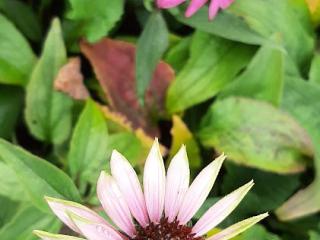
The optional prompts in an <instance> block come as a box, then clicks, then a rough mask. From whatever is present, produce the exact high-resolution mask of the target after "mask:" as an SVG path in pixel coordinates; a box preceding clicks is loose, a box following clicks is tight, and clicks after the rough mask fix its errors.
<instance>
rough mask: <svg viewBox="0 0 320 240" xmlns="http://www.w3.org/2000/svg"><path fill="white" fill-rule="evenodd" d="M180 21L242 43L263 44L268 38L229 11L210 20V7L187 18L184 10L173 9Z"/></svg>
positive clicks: (203, 8)
mask: <svg viewBox="0 0 320 240" xmlns="http://www.w3.org/2000/svg"><path fill="white" fill-rule="evenodd" d="M171 13H172V14H173V15H174V16H175V17H176V18H177V19H178V21H180V22H182V23H184V24H186V25H188V26H190V27H193V28H196V29H198V30H201V31H203V32H207V33H210V34H213V35H217V36H220V37H223V38H226V39H230V40H234V41H239V42H242V43H249V44H256V45H260V44H263V43H264V42H265V41H266V40H265V39H264V38H263V36H261V35H260V34H259V33H257V32H255V31H254V30H252V29H251V28H250V27H249V26H248V24H247V23H246V22H244V21H243V20H241V18H240V17H238V16H236V15H233V14H231V13H229V12H226V11H223V12H221V13H219V14H218V15H217V16H216V17H215V19H214V21H208V8H207V7H206V6H204V7H202V8H201V9H200V10H199V11H198V12H197V13H196V14H195V15H194V16H192V17H191V18H186V17H185V16H184V12H182V11H178V12H175V11H171Z"/></svg>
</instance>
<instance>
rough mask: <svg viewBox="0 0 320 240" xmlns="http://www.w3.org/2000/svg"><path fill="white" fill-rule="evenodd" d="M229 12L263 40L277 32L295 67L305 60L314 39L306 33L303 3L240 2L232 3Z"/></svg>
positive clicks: (289, 0) (307, 25) (308, 25)
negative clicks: (240, 19)
mask: <svg viewBox="0 0 320 240" xmlns="http://www.w3.org/2000/svg"><path fill="white" fill-rule="evenodd" d="M275 9H277V10H276V11H275ZM229 11H230V12H231V13H233V14H235V15H236V16H239V17H241V18H242V19H243V20H244V21H245V22H246V23H247V24H248V25H249V26H250V28H251V29H253V30H254V31H256V32H257V33H259V34H261V35H263V36H264V37H266V38H269V37H270V36H272V35H273V34H274V33H280V34H281V37H282V38H283V43H284V46H285V48H286V49H287V50H288V53H289V55H290V56H291V57H292V58H293V59H294V60H295V62H296V63H297V64H298V65H300V66H301V65H302V64H304V63H306V62H307V61H308V60H309V58H310V56H311V54H312V51H313V48H314V36H313V33H312V32H311V31H310V29H312V27H311V22H310V19H309V17H308V15H307V14H305V12H306V11H307V5H306V2H305V0H282V1H278V0H255V1H251V0H241V1H235V2H234V4H232V5H231V7H230V8H229ZM293 26H294V27H293Z"/></svg>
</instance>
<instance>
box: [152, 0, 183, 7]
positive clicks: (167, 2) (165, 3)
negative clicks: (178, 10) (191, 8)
mask: <svg viewBox="0 0 320 240" xmlns="http://www.w3.org/2000/svg"><path fill="white" fill-rule="evenodd" d="M184 1H185V0H157V6H158V8H173V7H176V6H178V5H180V4H181V3H183V2H184Z"/></svg>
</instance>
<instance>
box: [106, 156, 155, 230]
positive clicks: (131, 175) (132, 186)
mask: <svg viewBox="0 0 320 240" xmlns="http://www.w3.org/2000/svg"><path fill="white" fill-rule="evenodd" d="M111 173H112V176H113V177H114V179H115V180H116V182H117V184H118V186H119V189H120V191H121V193H122V195H123V197H124V199H125V200H126V202H127V204H128V207H129V209H130V211H131V213H132V215H133V217H134V218H135V219H136V220H137V221H138V222H139V224H140V225H141V226H142V227H145V226H147V225H148V223H149V219H148V213H147V208H146V203H145V200H144V196H143V193H142V190H141V186H140V182H139V179H138V177H137V174H136V173H135V171H134V169H133V168H132V166H131V165H130V163H129V162H128V160H127V159H125V158H124V157H123V156H122V155H121V154H120V153H118V152H117V151H113V153H112V156H111Z"/></svg>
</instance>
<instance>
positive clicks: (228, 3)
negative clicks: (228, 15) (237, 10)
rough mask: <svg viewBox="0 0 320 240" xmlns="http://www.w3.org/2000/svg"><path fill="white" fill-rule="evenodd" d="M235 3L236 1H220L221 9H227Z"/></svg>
mask: <svg viewBox="0 0 320 240" xmlns="http://www.w3.org/2000/svg"><path fill="white" fill-rule="evenodd" d="M212 1H214V0H212ZM233 1H234V0H220V7H221V8H222V9H226V8H228V7H229V6H230V5H231V4H232V3H233Z"/></svg>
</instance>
